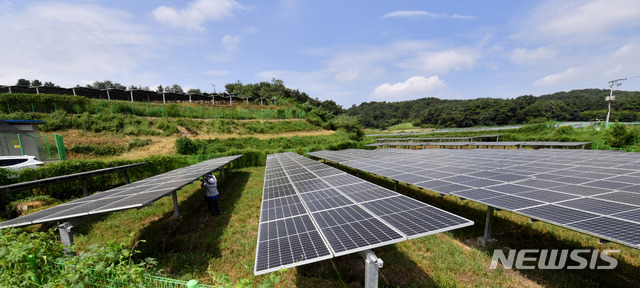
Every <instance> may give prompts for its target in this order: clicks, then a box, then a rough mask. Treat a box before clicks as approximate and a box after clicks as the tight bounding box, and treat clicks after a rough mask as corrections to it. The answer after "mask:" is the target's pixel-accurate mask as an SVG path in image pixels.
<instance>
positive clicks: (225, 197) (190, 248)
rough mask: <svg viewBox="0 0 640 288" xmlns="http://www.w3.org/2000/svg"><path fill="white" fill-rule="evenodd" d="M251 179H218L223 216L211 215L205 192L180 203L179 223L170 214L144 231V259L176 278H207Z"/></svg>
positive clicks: (237, 174)
mask: <svg viewBox="0 0 640 288" xmlns="http://www.w3.org/2000/svg"><path fill="white" fill-rule="evenodd" d="M249 176H250V173H248V172H232V173H230V174H227V176H226V177H225V178H222V179H221V178H220V177H219V178H218V179H220V180H219V181H218V189H219V191H220V196H219V199H220V200H219V201H220V211H221V214H222V215H220V216H212V215H211V214H210V213H209V211H208V208H207V204H206V201H205V196H204V191H203V190H202V188H199V189H198V190H197V191H196V192H195V193H193V194H192V195H190V196H189V197H188V198H187V199H186V200H183V201H181V202H180V203H179V209H180V216H179V217H178V218H177V219H174V218H172V217H171V216H172V215H173V211H169V212H167V213H165V214H164V215H163V217H162V218H161V219H158V220H156V221H154V222H153V223H151V224H149V225H148V226H147V227H145V228H144V229H143V230H142V231H141V232H140V236H139V239H145V240H146V243H142V244H140V246H139V248H140V250H141V252H142V254H141V257H142V258H144V257H153V258H156V259H158V260H159V262H160V264H159V266H160V267H163V268H164V272H165V273H169V274H172V275H175V276H177V277H180V276H189V277H191V276H194V275H206V274H207V268H208V266H209V261H210V259H212V258H217V257H220V256H221V251H220V245H219V241H218V240H219V239H220V237H221V236H222V234H223V232H224V230H225V228H226V227H227V226H228V225H229V221H230V219H231V216H232V215H231V211H232V207H233V206H234V205H235V203H236V202H237V201H238V199H240V197H241V196H242V194H241V193H240V192H241V191H242V190H243V189H244V186H245V185H246V184H247V181H248V179H249ZM229 187H232V188H229ZM228 191H233V192H234V193H226V192H228Z"/></svg>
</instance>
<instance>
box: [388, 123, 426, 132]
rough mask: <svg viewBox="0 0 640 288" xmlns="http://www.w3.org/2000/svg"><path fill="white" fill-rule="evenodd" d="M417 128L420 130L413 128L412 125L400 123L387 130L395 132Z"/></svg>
mask: <svg viewBox="0 0 640 288" xmlns="http://www.w3.org/2000/svg"><path fill="white" fill-rule="evenodd" d="M417 128H420V127H416V126H413V124H411V123H400V124H396V125H393V126H390V127H389V128H387V130H388V131H395V130H409V129H417Z"/></svg>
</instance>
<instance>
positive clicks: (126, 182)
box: [124, 169, 131, 184]
mask: <svg viewBox="0 0 640 288" xmlns="http://www.w3.org/2000/svg"><path fill="white" fill-rule="evenodd" d="M124 183H125V184H129V183H131V179H129V172H127V169H124Z"/></svg>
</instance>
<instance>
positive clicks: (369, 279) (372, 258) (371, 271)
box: [360, 250, 384, 288]
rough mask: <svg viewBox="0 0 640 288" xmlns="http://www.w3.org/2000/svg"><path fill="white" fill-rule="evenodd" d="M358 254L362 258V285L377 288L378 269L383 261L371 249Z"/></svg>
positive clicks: (367, 287)
mask: <svg viewBox="0 0 640 288" xmlns="http://www.w3.org/2000/svg"><path fill="white" fill-rule="evenodd" d="M360 256H362V258H364V287H365V288H377V287H378V272H379V271H378V270H380V268H382V266H383V265H384V262H383V261H382V259H380V258H378V257H377V256H376V253H373V251H371V250H367V251H362V252H360Z"/></svg>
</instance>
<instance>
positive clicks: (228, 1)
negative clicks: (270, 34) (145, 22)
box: [153, 0, 243, 30]
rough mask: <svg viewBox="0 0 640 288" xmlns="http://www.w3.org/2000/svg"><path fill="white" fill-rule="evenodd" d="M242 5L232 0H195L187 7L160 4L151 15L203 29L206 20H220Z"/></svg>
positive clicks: (177, 23) (176, 23) (165, 20)
mask: <svg viewBox="0 0 640 288" xmlns="http://www.w3.org/2000/svg"><path fill="white" fill-rule="evenodd" d="M242 9H243V6H242V5H240V4H239V3H238V2H236V1H234V0H196V1H194V2H191V3H189V4H187V7H185V8H182V9H176V8H175V7H166V6H160V7H158V8H156V9H155V10H153V17H155V19H156V20H157V21H159V22H164V23H167V24H170V25H172V26H174V27H181V28H186V29H189V30H204V27H203V26H202V25H203V24H204V23H205V22H207V21H221V20H225V19H229V18H231V17H233V15H234V12H235V11H238V10H242Z"/></svg>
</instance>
